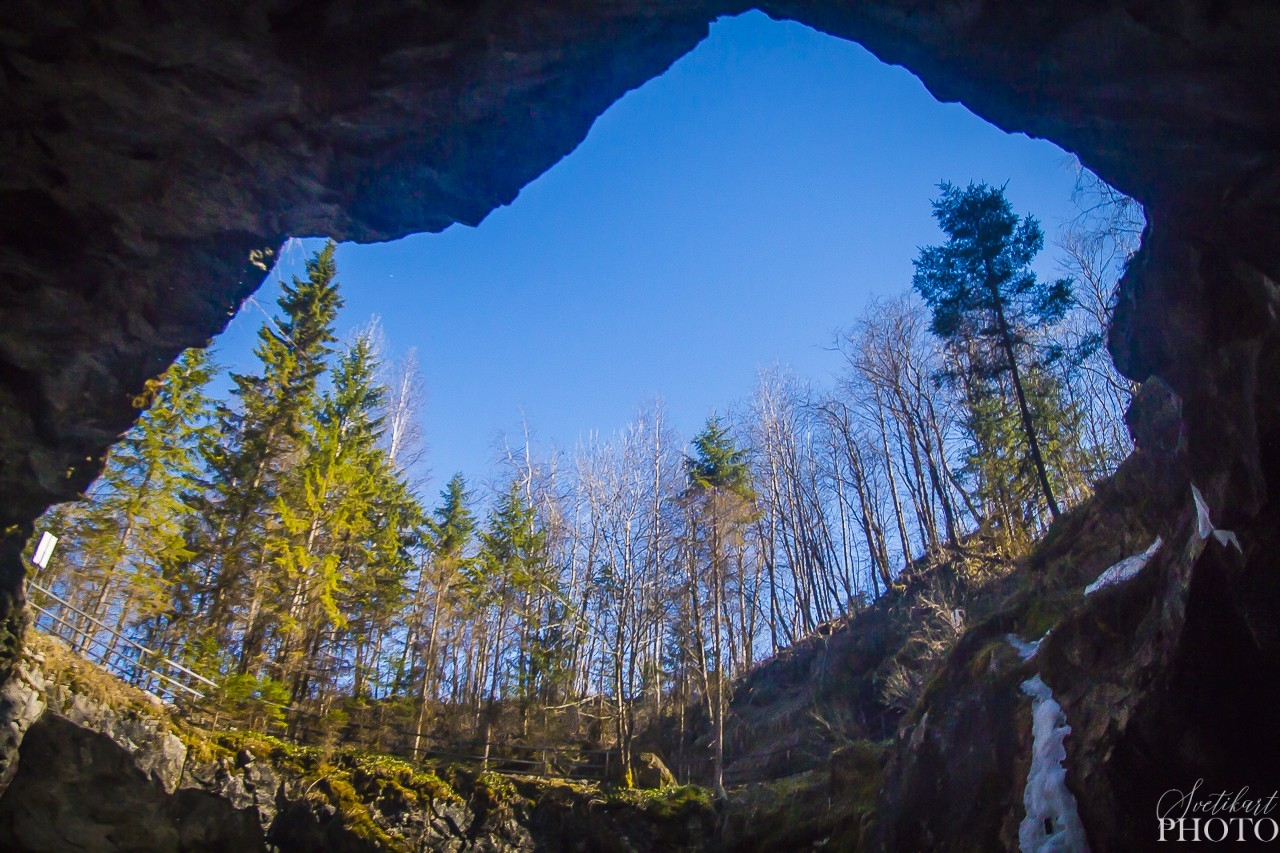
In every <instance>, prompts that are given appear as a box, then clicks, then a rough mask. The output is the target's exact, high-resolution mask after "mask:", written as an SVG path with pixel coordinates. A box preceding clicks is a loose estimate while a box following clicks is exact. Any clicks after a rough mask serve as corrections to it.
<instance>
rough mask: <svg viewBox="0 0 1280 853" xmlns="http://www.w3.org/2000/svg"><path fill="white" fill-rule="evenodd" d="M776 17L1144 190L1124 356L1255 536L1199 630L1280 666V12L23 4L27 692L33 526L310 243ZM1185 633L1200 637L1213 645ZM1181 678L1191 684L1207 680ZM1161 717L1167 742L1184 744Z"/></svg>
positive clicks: (1151, 7) (453, 215)
mask: <svg viewBox="0 0 1280 853" xmlns="http://www.w3.org/2000/svg"><path fill="white" fill-rule="evenodd" d="M751 5H756V6H758V7H760V8H763V9H764V10H765V11H767V12H768V13H769V14H772V15H774V16H777V17H786V18H793V19H795V20H798V21H801V22H803V23H807V24H810V25H812V26H815V27H817V28H819V29H822V30H824V31H826V32H829V33H832V34H833V35H836V36H839V37H843V38H852V39H856V40H858V41H859V42H861V43H862V44H864V45H865V46H867V47H868V48H869V49H871V50H872V51H873V52H875V53H877V54H878V55H880V56H881V57H882V58H884V59H885V60H886V61H889V62H895V63H901V64H903V65H905V66H907V67H908V68H910V69H911V70H913V71H914V72H915V73H917V74H918V75H919V76H920V77H921V79H922V80H924V82H925V83H926V85H928V86H929V87H930V89H931V90H932V91H933V92H934V93H935V94H936V95H937V96H938V97H939V98H942V99H946V100H959V101H961V102H963V103H964V104H966V105H967V106H968V107H969V108H970V109H972V110H973V111H974V112H976V113H978V114H979V115H982V116H984V117H986V118H988V119H990V120H991V121H993V122H994V123H996V124H998V125H999V126H1001V127H1003V128H1005V129H1006V130H1010V131H1025V132H1028V133H1031V134H1033V135H1037V136H1043V137H1046V138H1048V139H1051V140H1053V141H1055V142H1057V143H1059V144H1060V145H1062V146H1063V147H1065V148H1067V149H1068V150H1070V151H1073V152H1075V153H1077V154H1079V155H1080V157H1081V159H1082V160H1083V161H1084V162H1085V163H1086V164H1087V165H1089V166H1090V167H1092V168H1094V169H1095V170H1097V171H1098V172H1099V173H1100V174H1101V175H1102V176H1103V177H1104V178H1106V179H1107V180H1109V181H1111V182H1112V183H1113V184H1115V185H1116V186H1117V187H1119V188H1120V189H1122V190H1124V191H1126V192H1128V193H1130V194H1132V195H1134V196H1135V197H1137V198H1138V199H1139V200H1140V201H1141V202H1142V203H1143V204H1144V205H1145V208H1146V211H1147V215H1148V219H1149V223H1150V225H1149V229H1148V234H1147V236H1146V240H1145V242H1144V247H1143V249H1142V252H1141V253H1140V255H1139V256H1138V258H1137V259H1136V260H1135V262H1134V264H1133V265H1132V267H1131V269H1130V270H1129V272H1128V273H1127V275H1126V276H1125V278H1124V281H1123V282H1122V286H1121V293H1120V303H1119V310H1118V313H1117V321H1116V324H1115V328H1114V330H1113V333H1112V337H1111V349H1112V352H1113V353H1114V355H1115V357H1116V360H1117V364H1118V365H1119V366H1120V368H1121V369H1122V370H1123V371H1124V372H1125V373H1126V374H1127V375H1129V376H1131V377H1133V378H1135V379H1138V380H1144V379H1146V378H1147V377H1148V376H1150V375H1153V374H1154V375H1158V376H1160V377H1162V378H1163V379H1164V380H1166V381H1167V383H1168V384H1169V385H1170V386H1171V387H1172V388H1173V389H1174V390H1175V391H1176V392H1177V393H1178V394H1179V395H1180V397H1181V399H1182V401H1183V409H1182V411H1183V420H1184V428H1185V431H1186V435H1187V439H1188V441H1187V453H1186V454H1185V457H1184V458H1183V459H1182V461H1181V462H1180V463H1179V464H1182V465H1184V466H1185V468H1186V470H1187V471H1188V475H1189V476H1190V477H1191V478H1193V479H1194V481H1195V482H1196V483H1197V484H1198V485H1199V486H1200V489H1201V490H1202V491H1203V493H1204V495H1205V496H1206V498H1207V499H1208V502H1209V504H1210V506H1211V507H1212V510H1213V512H1214V514H1215V519H1217V520H1218V521H1219V522H1220V523H1221V524H1223V526H1226V527H1230V528H1232V529H1234V530H1237V531H1238V532H1239V534H1240V537H1241V540H1242V542H1243V543H1244V546H1245V547H1244V555H1243V557H1242V558H1241V565H1238V566H1236V565H1232V566H1229V567H1219V568H1217V569H1212V570H1211V571H1213V572H1216V573H1217V575H1218V576H1221V577H1222V578H1225V579H1226V580H1224V581H1223V583H1226V584H1227V589H1226V592H1224V593H1223V594H1221V595H1209V596H1207V597H1203V598H1202V599H1199V600H1201V601H1202V602H1203V603H1202V604H1198V605H1196V606H1195V607H1194V608H1193V607H1191V605H1190V604H1189V603H1188V605H1187V606H1188V611H1189V612H1201V611H1203V615H1201V616H1197V617H1196V618H1197V619H1199V620H1202V621H1207V624H1209V625H1214V624H1231V625H1238V626H1240V627H1239V630H1240V632H1242V633H1241V635H1240V636H1241V637H1242V638H1243V639H1241V641H1240V642H1241V643H1242V644H1244V646H1243V647H1247V648H1248V649H1250V650H1251V651H1250V654H1251V655H1254V656H1255V658H1256V659H1257V660H1259V661H1272V660H1274V659H1275V657H1276V655H1277V643H1278V642H1280V641H1278V640H1277V635H1278V633H1280V631H1278V630H1277V629H1278V626H1280V617H1277V616H1276V615H1275V614H1276V612H1277V611H1276V610H1275V609H1273V608H1272V609H1268V607H1262V606H1259V605H1258V602H1265V603H1267V604H1268V605H1269V603H1270V602H1272V601H1273V600H1274V598H1275V595H1274V587H1275V581H1274V578H1275V576H1276V571H1275V569H1276V566H1275V558H1274V556H1273V555H1274V554H1276V553H1277V549H1276V546H1278V545H1280V542H1277V541H1275V540H1276V539H1277V538H1280V536H1278V534H1277V533H1275V530H1276V526H1275V525H1274V524H1273V523H1272V522H1273V520H1274V515H1275V513H1276V508H1275V505H1274V501H1273V499H1272V498H1271V492H1272V491H1273V488H1272V487H1273V486H1274V484H1275V483H1276V482H1277V479H1278V478H1280V451H1277V448H1280V393H1278V392H1277V390H1276V389H1280V382H1277V378H1280V346H1277V331H1278V323H1280V289H1278V288H1277V285H1276V282H1277V281H1278V280H1280V242H1277V241H1276V240H1275V237H1274V235H1275V234H1276V233H1280V204H1278V203H1277V199H1278V198H1280V79H1277V78H1280V65H1277V64H1276V63H1275V62H1274V56H1275V53H1276V49H1277V47H1280V7H1277V6H1276V4H1274V3H1270V2H1265V1H1264V0H1158V1H1157V0H1064V2H1059V3H1053V4H1047V3H1015V2H997V0H959V2H955V0H867V2H860V3H856V4H850V3H845V2H837V0H819V2H804V3H801V2H765V3H758V4H750V3H747V2H743V0H680V2H675V0H648V2H642V1H641V0H619V2H611V3H602V4H582V3H575V2H568V0H558V1H557V0H553V2H547V3H536V4H531V3H523V2H516V0H483V2H478V3H457V2H442V3H430V4H406V3H400V2H392V0H366V2H361V3H354V2H351V0H317V2H312V3H304V2H297V0H261V2H258V3H254V4H249V5H243V4H241V5H235V6H228V5H226V4H210V3H194V2H187V3H173V4H161V5H157V4H148V3H140V2H137V0H105V1H104V2H99V1H98V0H95V2H88V0H69V1H68V2H60V3H56V4H50V3H42V2H36V0H12V2H8V3H5V4H4V6H3V9H0V45H2V47H0V97H2V98H3V103H4V105H5V109H4V110H3V111H2V113H0V306H3V323H4V331H3V333H2V334H0V495H3V498H4V499H3V501H0V537H2V538H0V682H2V681H3V680H4V679H5V678H6V677H7V676H8V675H9V674H10V670H11V669H12V667H13V665H14V663H15V662H16V660H17V652H18V648H19V645H20V643H21V625H22V622H21V618H20V608H21V601H22V593H21V585H20V579H21V577H22V572H23V569H22V566H21V563H20V561H19V558H18V553H19V550H20V548H21V546H22V544H23V542H24V541H25V539H26V538H27V536H28V535H29V533H30V531H31V526H30V525H31V521H32V519H34V518H35V517H36V516H37V515H38V514H39V513H40V512H41V511H42V510H43V509H44V508H45V507H46V506H47V505H49V504H50V503H52V502H55V501H59V500H64V499H67V498H70V497H73V496H74V495H75V494H77V493H78V492H79V491H81V490H82V489H83V488H85V486H86V485H87V484H88V483H89V482H90V481H91V479H92V478H93V476H94V475H95V474H96V472H97V471H98V470H99V468H100V465H101V460H102V457H103V454H104V453H105V452H106V449H107V447H108V446H109V444H110V443H111V441H112V440H113V439H114V438H115V437H116V436H117V435H119V433H121V432H122V431H123V430H125V429H126V428H127V427H128V426H129V425H130V423H131V422H132V421H133V419H134V417H135V416H136V414H137V412H136V410H135V408H134V404H133V401H134V398H135V396H136V395H137V394H138V392H139V391H140V390H141V388H142V386H143V383H144V381H145V380H146V379H147V378H148V377H150V376H153V375H155V374H157V373H159V372H160V371H161V370H162V369H163V368H164V367H165V366H166V365H167V364H168V363H169V362H170V361H171V360H172V359H173V358H174V357H175V356H176V355H177V354H178V352H179V351H180V350H181V349H182V348H184V347H186V346H190V345H194V344H200V343H203V342H204V341H206V340H207V339H208V338H209V336H210V335H212V334H214V333H216V332H217V331H219V330H220V329H221V328H223V327H224V326H225V324H226V322H227V321H228V319H229V318H230V316H231V315H232V313H233V312H234V311H235V309H236V307H237V305H238V304H239V302H240V300H242V299H243V298H244V297H245V296H246V295H247V294H248V293H249V292H251V291H252V289H253V288H254V287H256V285H257V284H258V283H259V282H260V280H261V279H262V277H263V276H264V274H265V272H266V269H267V268H268V267H269V266H270V264H271V263H272V261H273V252H274V250H275V248H276V247H277V246H278V245H279V244H280V242H281V240H282V239H283V238H284V237H286V236H288V235H307V234H327V235H330V236H333V237H335V238H338V239H353V240H363V241H370V240H385V239H392V238H394V237H398V236H401V235H403V234H407V233H410V232H414V231H423V230H439V229H442V228H444V227H447V226H448V225H449V224H451V223H455V222H461V223H475V222H478V221H479V220H480V219H482V218H483V217H484V216H485V215H486V214H487V213H488V212H489V211H490V210H492V209H493V208H495V207H496V206H499V205H502V204H506V203H508V202H510V201H511V200H512V199H513V198H514V197H515V195H516V194H517V193H518V191H519V190H520V188H521V187H522V186H524V185H525V184H526V183H528V182H529V181H530V180H532V179H533V178H534V177H536V176H537V175H538V174H540V173H541V172H542V171H544V170H545V169H546V168H548V167H549V166H550V165H551V164H552V163H554V162H555V161H556V160H558V159H559V158H560V157H562V156H564V155H565V154H567V153H568V152H569V151H571V150H572V149H573V148H574V146H576V145H577V144H578V142H580V141H581V139H582V138H583V137H584V135H585V134H586V132H587V130H588V128H589V127H590V125H591V122H592V121H593V120H594V119H595V117H596V116H598V115H599V114H600V113H601V112H602V111H603V110H604V109H605V108H606V107H607V106H608V105H609V104H610V103H611V102H612V101H613V100H615V99H616V98H618V97H619V96H620V95H621V94H622V93H624V92H625V91H626V90H628V89H629V88H632V87H634V86H637V85H639V84H641V83H642V82H644V81H645V80H647V79H649V78H651V77H653V76H655V75H657V74H659V73H661V72H662V71H663V70H664V69H665V68H667V67H668V65H669V64H670V63H671V62H673V61H674V60H675V59H677V58H678V57H679V56H681V55H682V54H683V53H685V52H687V51H688V50H689V49H690V48H692V47H693V46H694V45H695V44H696V43H697V42H698V40H700V39H701V38H702V37H703V36H704V35H705V33H706V31H707V26H708V22H709V21H711V20H712V19H713V18H714V17H716V16H717V15H721V14H729V13H734V12H738V11H742V10H743V9H745V8H747V7H748V6H751ZM1176 523H1178V520H1177V519H1172V518H1171V519H1170V521H1169V524H1170V525H1174V524H1176ZM1197 565H1198V564H1197ZM1196 571H1198V569H1196V570H1193V569H1192V568H1191V567H1190V566H1188V567H1187V569H1186V576H1185V577H1184V578H1183V580H1185V581H1186V584H1185V587H1186V589H1189V590H1194V589H1196V588H1197V582H1196V581H1195V579H1194V577H1193V575H1194V574H1195V573H1196ZM1206 571H1210V570H1206ZM1228 581H1229V583H1228ZM1189 595H1190V594H1189ZM1195 598H1196V596H1194V595H1190V598H1189V599H1188V601H1189V600H1192V599H1195ZM1190 624H1193V621H1192V620H1191V619H1190V617H1188V621H1187V623H1185V624H1184V623H1182V622H1178V623H1177V624H1176V625H1173V626H1171V627H1172V628H1174V629H1175V630H1176V631H1177V633H1178V636H1179V637H1183V638H1184V640H1185V643H1190V642H1191V639H1190V638H1191V637H1193V636H1197V635H1195V634H1194V633H1192V634H1185V635H1184V634H1183V633H1182V632H1183V629H1184V628H1186V627H1187V625H1190ZM1187 630H1190V629H1189V628H1187ZM1161 661H1163V662H1162V663H1160V664H1159V665H1158V666H1157V671H1159V672H1161V673H1164V674H1165V675H1167V676H1169V677H1170V678H1174V680H1175V681H1176V683H1177V685H1178V686H1177V688H1176V690H1178V691H1184V692H1192V693H1194V692H1195V691H1197V690H1198V689H1200V688H1201V687H1203V686H1204V685H1205V682H1203V681H1202V679H1204V678H1208V677H1209V673H1208V672H1207V671H1206V669H1205V667H1204V666H1203V665H1196V666H1193V665H1191V664H1190V663H1188V664H1187V666H1185V667H1182V668H1179V667H1180V666H1181V665H1179V664H1177V663H1176V661H1175V659H1174V657H1163V658H1161ZM1174 670H1176V671H1177V672H1178V673H1180V674H1179V675H1177V677H1176V678H1175V677H1174V675H1173V672H1174ZM1240 677H1244V676H1243V674H1241V676H1240ZM1178 679H1181V680H1178ZM1170 689H1174V688H1170ZM1204 713H1210V712H1209V711H1205V712H1204ZM1210 716H1212V714H1211V713H1210ZM1205 725H1209V723H1208V722H1206V723H1205ZM1152 731H1153V734H1152V735H1151V737H1153V738H1154V739H1155V740H1154V743H1155V744H1156V745H1157V746H1160V745H1162V744H1163V745H1164V746H1168V745H1169V744H1168V743H1167V738H1169V737H1172V736H1173V735H1172V734H1170V733H1169V732H1170V730H1169V729H1168V728H1167V727H1163V728H1161V727H1156V728H1155V729H1153V730H1152ZM1159 732H1164V733H1163V734H1160V733H1159ZM1162 738H1164V739H1165V740H1162ZM1186 767H1187V768H1188V769H1189V768H1190V767H1191V765H1190V764H1188V765H1186ZM1091 819H1092V818H1090V816H1089V814H1088V809H1086V823H1088V821H1089V820H1091ZM1108 825H1109V824H1108Z"/></svg>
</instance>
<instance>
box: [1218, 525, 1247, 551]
mask: <svg viewBox="0 0 1280 853" xmlns="http://www.w3.org/2000/svg"><path fill="white" fill-rule="evenodd" d="M1213 538H1214V539H1217V540H1218V543H1219V544H1220V545H1223V546H1224V547H1225V546H1227V545H1234V546H1236V550H1237V551H1239V552H1240V553H1241V554H1243V553H1244V549H1243V548H1241V547H1240V540H1239V539H1237V538H1236V535H1235V534H1234V533H1232V532H1231V531H1230V530H1215V531H1213Z"/></svg>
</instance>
